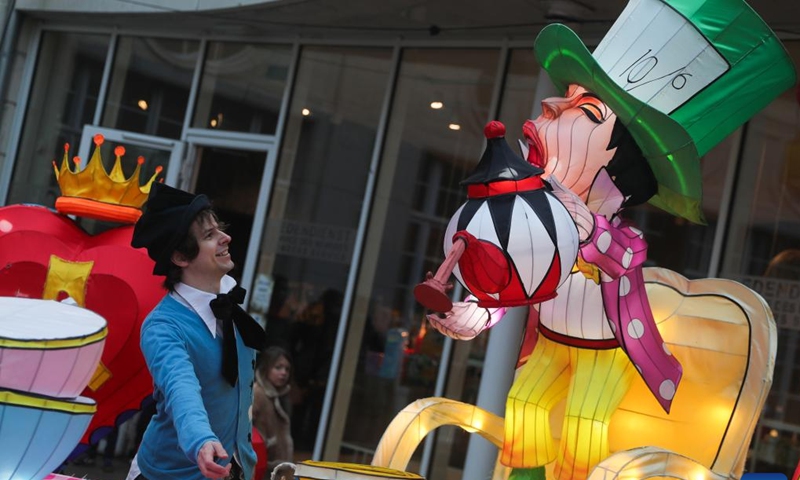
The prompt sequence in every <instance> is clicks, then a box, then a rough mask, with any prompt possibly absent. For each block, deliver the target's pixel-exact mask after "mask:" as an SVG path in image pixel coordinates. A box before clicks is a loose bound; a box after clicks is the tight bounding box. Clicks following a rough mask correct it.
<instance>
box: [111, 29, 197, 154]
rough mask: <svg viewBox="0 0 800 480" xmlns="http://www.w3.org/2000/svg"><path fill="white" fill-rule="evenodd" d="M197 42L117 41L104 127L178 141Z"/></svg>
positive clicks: (150, 39)
mask: <svg viewBox="0 0 800 480" xmlns="http://www.w3.org/2000/svg"><path fill="white" fill-rule="evenodd" d="M199 47H200V42H198V41H192V40H172V39H163V38H138V37H120V38H119V41H118V43H117V51H116V52H115V57H114V66H113V70H112V73H111V84H110V86H109V88H108V99H107V101H106V105H105V111H104V113H103V120H102V125H103V126H104V127H111V128H116V129H119V130H128V131H131V132H138V133H144V134H148V135H155V136H160V137H167V138H180V136H181V132H182V130H183V120H184V117H185V116H186V106H187V105H188V102H189V91H190V89H191V85H192V76H193V74H194V70H195V66H196V64H197V55H198V52H199V50H198V49H199Z"/></svg>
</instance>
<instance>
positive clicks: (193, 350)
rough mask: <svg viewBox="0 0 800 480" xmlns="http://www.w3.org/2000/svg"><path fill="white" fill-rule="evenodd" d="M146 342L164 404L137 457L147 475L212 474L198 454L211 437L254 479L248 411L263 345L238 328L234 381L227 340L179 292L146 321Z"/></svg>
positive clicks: (184, 478) (189, 478)
mask: <svg viewBox="0 0 800 480" xmlns="http://www.w3.org/2000/svg"><path fill="white" fill-rule="evenodd" d="M141 347H142V352H143V353H144V358H145V361H146V362H147V367H148V368H149V370H150V373H151V374H152V375H153V383H154V392H153V397H154V398H155V400H156V402H157V403H156V406H157V413H156V415H155V416H154V417H153V419H152V420H151V421H150V425H148V427H147V430H146V431H145V433H144V437H143V438H142V444H141V446H140V447H139V453H138V456H137V462H138V465H139V469H140V470H141V472H142V475H144V476H145V477H147V478H149V479H152V480H156V479H157V480H161V479H181V480H194V479H196V480H204V477H203V475H202V474H201V473H200V470H199V468H198V467H197V454H198V452H199V451H200V447H202V446H203V444H204V443H206V442H208V441H209V440H216V441H219V442H220V443H222V446H223V447H224V448H225V451H226V452H228V455H229V456H232V455H233V454H234V452H235V453H236V459H237V461H238V462H239V464H240V465H241V466H242V469H243V470H244V478H246V479H250V478H252V477H253V469H254V467H255V463H256V454H255V451H254V450H253V445H252V442H251V440H252V439H251V429H252V426H251V422H250V418H249V416H248V410H249V408H250V404H251V403H252V398H253V371H254V368H255V351H254V350H252V349H250V348H248V347H246V346H245V345H244V343H242V339H241V337H240V336H239V335H238V333H237V335H236V347H237V348H236V351H237V352H238V355H239V381H238V382H237V384H236V387H231V386H230V385H229V384H228V383H227V382H226V381H225V379H224V378H223V376H222V373H221V365H222V338H221V337H220V336H219V335H217V337H216V338H214V337H212V336H211V333H210V332H209V331H208V327H206V325H205V323H203V320H202V319H201V318H200V317H199V316H198V315H197V314H196V313H195V312H194V311H192V310H190V309H188V308H186V307H185V306H184V305H182V304H181V303H180V302H178V301H177V300H175V299H174V298H172V296H171V295H167V296H166V297H164V299H163V300H161V302H159V304H158V305H156V308H154V309H153V311H152V312H150V315H148V316H147V318H146V319H145V321H144V323H143V325H142V336H141ZM229 461H230V458H228V460H226V461H224V462H220V463H222V464H223V465H226V464H227V463H228V462H229Z"/></svg>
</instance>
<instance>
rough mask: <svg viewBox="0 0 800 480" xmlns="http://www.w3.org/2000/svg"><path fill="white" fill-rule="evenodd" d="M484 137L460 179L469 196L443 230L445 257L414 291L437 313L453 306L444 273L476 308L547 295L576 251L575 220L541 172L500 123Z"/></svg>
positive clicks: (552, 292) (535, 300)
mask: <svg viewBox="0 0 800 480" xmlns="http://www.w3.org/2000/svg"><path fill="white" fill-rule="evenodd" d="M484 134H485V135H486V142H487V145H486V150H485V151H484V153H483V157H481V160H480V162H479V163H478V166H477V167H476V168H475V171H474V172H473V173H472V175H470V176H469V177H468V178H467V179H466V180H464V181H463V182H461V184H462V185H466V187H467V196H468V199H467V201H466V203H464V205H462V206H461V208H459V209H458V211H456V213H455V215H453V217H452V218H451V219H450V223H449V225H448V226H447V231H446V232H445V238H444V253H445V256H446V258H445V261H444V263H443V264H442V265H441V267H440V268H439V270H438V271H437V272H436V275H433V274H431V273H428V278H427V280H425V282H423V283H420V284H419V285H417V287H416V288H415V289H414V295H415V297H416V298H417V300H418V301H419V302H420V303H421V304H422V305H424V306H425V307H427V308H429V309H430V310H433V311H435V312H449V311H450V310H451V309H452V308H453V304H452V302H451V300H450V298H449V296H448V295H447V293H446V292H447V290H449V289H450V288H451V287H452V286H451V285H450V284H448V283H447V280H448V278H449V276H450V273H453V274H454V275H455V276H456V278H457V279H458V280H459V281H460V282H461V284H462V285H464V287H466V289H467V290H469V292H470V293H471V294H472V295H473V296H474V297H475V298H476V299H477V302H478V305H479V306H480V307H485V308H493V307H510V306H521V305H531V304H534V303H539V302H542V301H544V300H548V299H550V298H553V297H554V296H555V295H556V289H557V288H558V286H559V285H561V284H562V283H563V282H564V280H566V278H567V277H568V276H569V273H570V271H571V269H572V266H573V264H574V262H575V259H576V257H577V254H578V231H577V228H576V226H575V222H574V221H573V220H572V217H571V216H570V214H569V212H568V211H567V209H566V208H565V207H564V205H563V204H562V203H561V202H560V201H559V200H558V199H557V198H556V197H555V196H554V195H553V194H552V193H551V191H550V186H549V185H548V184H547V183H546V182H545V181H543V180H542V178H541V174H542V173H544V170H542V169H541V168H539V167H537V166H535V162H533V163H534V164H532V163H529V162H526V161H525V160H523V159H522V157H520V156H518V155H517V154H515V153H514V152H513V151H512V150H511V148H510V147H509V146H508V144H507V143H506V141H505V138H504V136H505V126H503V124H502V123H500V122H495V121H493V122H489V124H487V125H486V127H485V128H484ZM533 154H535V152H534V153H533Z"/></svg>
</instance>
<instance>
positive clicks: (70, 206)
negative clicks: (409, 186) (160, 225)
mask: <svg viewBox="0 0 800 480" xmlns="http://www.w3.org/2000/svg"><path fill="white" fill-rule="evenodd" d="M94 141H95V145H96V148H95V151H94V154H93V156H92V158H91V160H90V161H89V162H88V164H87V165H86V168H84V169H83V170H80V169H78V168H76V169H75V170H74V171H73V170H72V169H70V168H69V165H68V158H67V153H68V146H65V149H64V161H63V163H62V164H61V166H60V168H58V167H56V172H57V177H58V183H59V186H60V187H61V193H62V197H60V198H59V199H58V200H57V203H56V207H57V209H58V210H59V211H60V212H61V213H62V214H58V213H56V212H54V211H53V210H50V209H48V208H45V207H40V206H34V205H10V206H6V207H0V265H3V268H2V269H0V296H8V297H27V298H31V299H33V298H44V299H56V300H62V299H63V298H65V297H67V296H69V297H71V298H72V299H73V300H75V302H76V303H77V304H78V305H79V306H82V307H86V308H87V309H88V310H90V311H92V312H95V313H97V314H99V315H100V316H102V317H103V318H105V319H107V320H108V322H109V326H108V337H107V339H106V345H105V349H104V350H103V351H102V357H101V361H100V365H99V367H98V368H96V369H93V371H92V372H91V373H90V378H91V380H90V381H89V383H88V386H87V384H86V382H84V383H83V385H81V386H80V387H79V389H78V393H75V392H74V388H77V387H75V385H73V384H72V380H67V379H68V377H66V376H60V377H59V378H58V380H59V381H58V382H56V383H55V384H54V385H55V388H59V389H62V390H63V391H62V392H61V394H59V395H63V396H73V397H75V396H77V395H78V394H81V392H82V395H84V396H86V397H89V398H91V399H93V400H94V402H96V404H97V412H96V413H95V415H94V417H93V418H92V422H91V424H90V425H89V428H88V429H86V434H85V435H84V437H83V439H82V441H81V445H79V446H78V448H77V449H76V451H75V454H78V453H80V452H81V451H82V450H85V449H86V448H88V446H89V445H90V444H96V443H97V442H98V441H99V440H100V439H101V438H102V437H103V436H105V435H106V434H107V433H108V432H110V431H111V429H112V428H114V427H115V426H116V425H118V424H120V423H121V422H122V421H123V420H124V419H125V418H127V417H129V416H130V415H132V414H133V413H135V412H136V411H137V410H139V409H140V408H141V406H142V402H143V401H144V400H145V399H146V398H147V397H148V396H149V395H150V393H151V392H152V391H153V381H152V378H151V377H150V373H149V372H148V370H147V366H146V365H145V362H144V358H143V356H142V353H141V350H140V348H139V330H140V327H141V324H142V321H143V320H144V317H145V316H146V315H147V313H148V312H149V311H150V310H152V309H153V308H154V307H155V305H156V304H157V303H158V301H159V300H160V299H161V298H162V297H163V296H164V294H165V293H166V292H165V290H164V288H163V287H162V286H161V281H160V279H159V278H158V277H154V276H153V275H152V270H153V262H152V260H150V258H149V257H148V256H147V253H146V252H145V251H144V250H140V249H135V248H133V247H131V246H130V242H131V235H132V233H133V226H131V225H122V226H118V227H116V228H112V229H109V230H106V231H104V232H103V233H100V234H98V235H89V234H87V233H86V232H85V231H84V230H82V229H81V228H80V227H79V226H78V225H77V224H76V223H75V222H74V221H72V220H71V219H70V218H69V217H67V216H66V214H74V215H78V216H86V217H91V218H97V219H102V220H105V221H114V222H118V223H125V222H128V223H132V222H135V221H136V218H137V217H138V215H139V214H140V212H139V207H141V205H142V203H143V202H144V201H145V200H146V199H147V195H148V193H149V188H150V185H152V182H153V179H152V178H151V179H150V180H149V181H147V182H146V183H145V185H143V186H141V187H140V186H139V182H140V176H139V173H140V168H141V167H138V168H137V169H136V171H135V172H134V174H133V175H132V176H131V177H130V178H125V177H124V176H123V175H122V168H121V166H120V156H121V155H123V154H124V153H125V152H124V149H123V148H122V147H117V148H116V149H115V154H116V156H117V159H116V162H115V164H114V167H113V168H112V169H111V172H110V173H107V172H106V171H105V170H104V167H103V162H102V158H101V157H100V149H99V147H100V145H101V144H102V143H103V138H102V136H99V135H97V136H95V139H94ZM75 163H76V164H77V163H80V160H77V159H76V160H75ZM141 164H142V159H139V165H141ZM157 170H160V169H157ZM51 354H52V353H47V354H46V356H49V355H51ZM82 355H88V352H86V351H84V352H83V353H82ZM87 358H88V357H87ZM3 360H4V361H8V359H6V358H4V359H3ZM37 365H39V360H38V359H37V360H35V361H33V360H32V361H31V363H30V364H29V365H25V364H24V362H22V361H20V362H17V363H15V365H14V367H11V368H10V369H5V368H4V369H0V381H2V379H4V378H6V377H7V376H8V375H12V376H15V377H16V378H17V379H24V373H23V372H30V371H31V369H34V368H36V366H37ZM71 366H72V363H71V362H66V361H65V362H63V365H57V366H56V367H47V368H46V369H44V368H43V369H42V370H43V371H44V370H50V371H52V372H54V373H55V372H61V371H62V370H59V368H66V367H70V368H71ZM15 372H16V373H15ZM92 374H94V375H92ZM72 375H76V374H75V373H74V372H73V374H72ZM45 383H46V382H45ZM62 384H63V385H62ZM50 386H51V387H52V386H53V385H50ZM9 388H14V389H17V388H18V387H12V386H10V387H9ZM36 388H38V387H36ZM67 389H69V390H71V393H66V390H67ZM48 394H54V395H55V393H52V392H51V393H48ZM76 444H77V442H73V443H72V445H71V447H72V448H74V447H75V445H76Z"/></svg>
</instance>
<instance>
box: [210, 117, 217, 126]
mask: <svg viewBox="0 0 800 480" xmlns="http://www.w3.org/2000/svg"><path fill="white" fill-rule="evenodd" d="M216 126H217V119H216V118H212V119H211V128H214V127H216Z"/></svg>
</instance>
